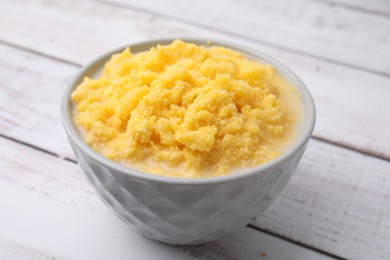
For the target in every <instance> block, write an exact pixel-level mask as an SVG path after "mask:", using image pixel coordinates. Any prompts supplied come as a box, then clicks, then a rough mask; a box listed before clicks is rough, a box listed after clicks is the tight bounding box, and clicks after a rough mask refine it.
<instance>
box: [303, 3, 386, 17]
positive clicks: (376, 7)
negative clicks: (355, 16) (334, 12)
mask: <svg viewBox="0 0 390 260" xmlns="http://www.w3.org/2000/svg"><path fill="white" fill-rule="evenodd" d="M311 1H318V2H321V3H324V4H327V5H333V6H335V7H338V8H346V9H349V10H353V11H356V12H362V13H366V14H371V15H376V16H377V15H379V16H383V17H385V18H390V1H388V0H370V1H366V0H311Z"/></svg>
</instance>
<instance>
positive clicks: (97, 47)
mask: <svg viewBox="0 0 390 260" xmlns="http://www.w3.org/2000/svg"><path fill="white" fill-rule="evenodd" d="M2 3H3V5H4V6H5V7H6V8H0V15H1V17H2V20H3V21H4V22H3V23H0V37H3V38H4V37H5V38H6V39H7V40H9V41H11V42H13V43H15V44H19V45H22V46H25V47H28V48H32V49H33V50H35V51H40V52H44V53H45V55H46V54H47V55H51V56H55V57H58V58H61V59H67V60H70V61H71V62H77V63H84V62H86V60H87V59H90V58H92V57H94V56H96V55H97V54H100V53H101V52H103V51H106V50H108V49H111V48H114V47H116V46H118V45H122V44H125V43H131V42H136V41H139V40H145V39H149V38H156V37H164V36H170V37H177V35H178V34H180V35H183V36H185V35H187V36H191V35H197V36H200V37H202V36H203V37H206V38H211V39H215V38H220V39H223V40H231V41H234V42H237V43H239V44H244V45H247V46H249V47H252V48H256V49H260V50H262V51H263V52H266V53H269V54H270V55H272V56H274V57H276V58H278V59H279V60H281V61H283V62H284V63H286V64H287V65H288V66H289V67H291V68H292V69H293V70H294V71H296V72H297V73H298V75H300V76H301V77H302V78H303V79H304V81H305V82H306V83H307V85H308V87H309V88H310V90H311V91H312V93H313V95H314V98H315V101H316V104H317V113H318V120H317V125H316V129H315V132H314V135H315V136H316V137H318V138H321V139H326V140H328V141H331V142H335V143H338V144H341V145H343V146H347V147H351V148H353V149H357V150H360V151H363V152H366V153H370V154H373V155H375V156H378V157H382V158H385V159H390V121H389V120H388V118H387V111H390V103H389V102H387V99H388V97H389V96H390V89H389V88H387V87H385V86H388V85H390V79H389V78H386V77H381V76H378V75H373V74H371V73H369V72H364V71H357V70H355V69H352V68H349V67H343V66H338V65H334V64H330V63H328V62H326V61H321V60H315V59H312V58H310V57H304V56H301V55H297V54H292V53H289V52H286V51H281V50H277V49H274V48H270V47H266V46H264V45H258V44H253V43H250V42H248V41H245V40H242V39H238V38H235V39H234V38H232V37H227V36H225V35H223V34H218V33H216V32H214V31H208V30H205V29H200V28H195V27H193V26H188V25H184V24H181V23H177V22H174V21H168V20H165V19H163V18H161V17H154V16H151V15H148V14H142V13H137V12H133V11H131V10H126V9H123V8H118V7H115V6H114V7H113V6H107V5H101V4H99V3H92V2H84V1H81V2H80V1H79V2H72V1H65V2H53V1H49V2H43V3H41V2H37V1H29V2H28V3H25V4H24V6H23V8H22V7H21V6H19V3H18V2H15V1H12V2H11V1H7V2H5V1H4V2H2ZM48 3H50V4H48ZM3 10H9V11H7V12H5V11H3ZM64 10H71V11H64ZM112 14H115V16H113V15H112ZM107 19H109V20H110V25H107ZM74 21H77V23H78V26H68V24H70V23H72V22H74ZM53 24H55V25H56V30H52V25H53ZM96 28H99V33H96ZM31 31H34V34H33V35H31ZM48 31H50V32H51V33H50V34H47V33H46V32H48ZM64 32H67V33H66V34H65V33H64ZM124 32H125V33H124ZM103 36H104V37H103ZM76 39H79V40H76ZM1 48H2V49H3V52H2V53H4V55H3V56H2V57H0V59H2V60H3V62H2V64H3V66H2V68H3V69H2V70H3V71H0V75H1V76H2V78H3V79H7V78H9V76H8V74H7V73H9V70H10V68H6V69H4V68H5V67H17V64H18V63H17V62H16V61H15V59H17V58H15V57H14V56H15V55H27V54H25V53H23V52H20V51H16V50H11V49H10V48H7V47H4V46H3V47H1ZM11 53H12V54H11ZM29 55H30V54H29ZM29 55H27V57H29V58H31V57H37V56H34V55H33V56H29ZM34 59H35V58H34ZM36 59H38V58H36ZM41 60H42V62H44V63H46V64H47V65H46V66H47V67H49V68H48V69H47V70H43V71H42V72H41V73H42V74H44V73H46V74H50V73H52V72H51V70H55V71H57V70H58V71H61V70H62V67H63V66H64V65H58V66H57V65H55V64H54V63H50V62H49V61H43V59H41ZM382 60H384V59H382ZM18 62H21V61H18ZM38 67H39V66H38ZM29 70H30V68H27V67H24V68H23V75H24V77H30V80H28V81H27V82H31V80H32V77H33V76H28V74H29ZM69 70H71V71H76V70H75V69H73V70H72V69H65V72H64V73H62V75H63V78H61V79H59V78H58V79H57V80H54V82H55V84H52V82H49V81H47V82H46V83H45V84H40V85H41V87H42V88H50V89H53V88H55V89H56V93H58V94H57V95H52V98H54V99H56V100H58V99H59V95H60V93H61V92H62V89H63V88H64V86H65V81H68V80H69V79H70V78H71V76H72V72H71V71H69ZM10 73H13V74H15V73H17V72H10ZM54 73H57V74H58V72H54ZM15 75H16V74H15ZM60 75H61V74H60ZM40 80H41V81H45V79H44V78H43V77H42V79H40ZM26 84H30V83H26V81H23V78H21V77H15V76H14V80H13V81H12V82H11V81H8V82H6V83H5V84H4V85H6V88H12V89H18V91H17V95H19V96H20V97H19V98H20V99H24V101H23V102H35V99H38V100H41V97H39V94H38V93H35V94H36V96H37V97H36V98H35V99H32V98H30V97H27V96H24V92H25V91H24V86H25V85H26ZM367 93H369V94H367ZM33 94H34V93H33ZM49 96H50V95H49ZM3 98H5V97H3ZM57 98H58V99H57ZM3 102H5V101H3ZM46 102H56V103H55V104H54V103H53V104H52V109H50V110H47V109H46V108H45V107H42V106H41V105H36V107H38V108H39V109H43V110H44V111H47V112H45V113H55V117H56V116H57V115H58V114H57V111H56V108H55V107H56V106H58V103H57V101H55V100H49V101H46ZM37 103H38V102H37ZM39 104H40V103H39ZM9 106H13V110H15V111H17V109H18V108H17V107H16V104H13V102H12V101H9V102H7V107H9ZM53 108H54V109H53ZM25 115H26V114H24V115H20V116H19V120H16V119H13V121H15V122H16V124H17V125H16V126H15V129H18V128H20V129H18V130H13V131H14V132H13V134H15V136H17V137H18V138H20V137H21V136H23V135H24V139H23V140H24V141H26V140H27V139H28V135H29V132H28V131H29V129H26V128H23V127H19V126H20V125H23V124H24V123H26V122H24V121H25V120H24V116H25ZM12 116H13V115H12ZM15 116H16V115H15ZM52 117H53V116H52ZM16 118H18V117H16ZM7 119H8V120H11V119H10V118H7ZM41 123H42V121H41ZM57 123H58V122H57ZM34 124H36V126H38V127H39V126H43V125H41V124H37V123H34ZM56 127H57V128H60V127H59V126H58V124H57V126H56ZM3 129H4V128H3ZM23 131H25V132H23ZM53 133H59V132H58V131H54V132H53ZM58 136H59V137H61V136H62V134H58ZM30 139H31V138H30ZM30 139H28V140H30ZM37 140H38V141H39V143H40V144H41V143H42V141H41V140H40V139H39V138H38V139H37ZM34 144H37V143H34ZM49 146H50V142H48V144H47V146H46V147H45V148H48V149H49ZM60 148H61V147H57V146H55V147H52V148H50V150H51V151H54V152H56V153H60V154H63V153H66V156H69V153H68V152H67V151H68V150H64V151H62V150H61V149H60Z"/></svg>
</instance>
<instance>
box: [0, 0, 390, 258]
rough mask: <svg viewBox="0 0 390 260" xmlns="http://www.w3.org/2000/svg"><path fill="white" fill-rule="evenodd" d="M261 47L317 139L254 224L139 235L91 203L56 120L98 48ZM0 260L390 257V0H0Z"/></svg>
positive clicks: (94, 198) (91, 195)
mask: <svg viewBox="0 0 390 260" xmlns="http://www.w3.org/2000/svg"><path fill="white" fill-rule="evenodd" d="M183 36H195V37H204V38H210V39H222V40H229V41H234V42H236V43H239V44H242V45H245V46H250V47H253V48H256V49H259V50H261V51H263V52H265V53H268V54H270V55H272V56H274V57H275V58H277V59H279V60H281V61H282V62H283V63H285V64H287V65H288V66H289V67H291V68H292V69H293V70H294V71H296V73H297V74H298V75H300V76H301V78H302V79H303V80H304V81H305V82H306V83H307V85H308V87H309V89H310V90H311V91H312V93H313V96H314V98H315V101H316V104H317V114H318V120H317V125H316V129H315V132H314V136H313V138H312V140H311V143H310V145H309V148H308V150H307V152H306V154H305V156H304V158H303V161H302V163H301V164H300V166H299V169H298V170H297V172H296V173H295V175H294V177H293V179H292V180H291V182H290V183H289V185H288V187H287V188H286V189H285V190H284V192H283V193H282V195H281V196H280V197H279V198H278V199H277V200H276V202H275V203H274V204H273V205H272V206H271V207H270V208H268V209H267V210H266V212H264V214H263V215H262V217H261V218H259V219H258V222H257V223H256V224H255V225H251V226H248V227H247V228H246V229H244V230H242V231H241V232H238V233H236V234H233V235H231V236H230V237H227V238H225V239H223V240H221V241H218V242H215V243H211V244H207V245H203V246H197V247H186V246H181V247H173V246H167V245H164V244H161V243H158V242H155V241H151V240H148V239H146V238H144V237H142V236H141V235H139V234H138V233H137V232H136V231H135V230H134V229H133V228H132V227H129V226H126V225H125V224H124V223H122V222H121V221H120V220H119V219H117V218H116V217H115V216H114V215H113V214H112V213H111V212H110V211H109V210H108V209H107V208H106V207H105V206H104V205H103V203H102V202H101V201H100V200H99V199H98V198H97V196H96V195H95V194H94V192H93V191H92V189H91V187H90V186H89V185H88V184H87V181H86V180H85V178H84V177H83V175H82V173H81V170H80V169H79V167H78V166H77V165H76V163H75V158H74V155H73V154H72V152H71V149H70V147H69V145H68V143H67V141H66V137H65V133H64V131H63V129H62V126H61V123H60V113H59V101H60V97H61V95H62V91H63V89H64V87H65V86H66V84H68V83H69V81H70V80H71V78H72V77H73V76H74V74H75V73H76V72H77V71H78V70H79V69H80V66H82V64H85V63H86V62H87V61H89V60H90V59H92V58H93V57H94V56H96V55H97V54H99V53H102V52H104V51H107V50H109V49H112V48H114V47H118V46H122V45H125V44H128V43H134V42H138V41H141V40H149V39H154V38H161V37H183ZM0 90H1V92H0V259H94V260H95V259H169V260H171V259H231V260H233V259H345V258H346V259H390V1H388V0H371V1H365V0H313V1H309V0H296V1H289V0H272V1H255V0H245V1H223V0H214V1H211V0H197V1H189V0H186V1H178V0H159V1H158V0H154V1H153V0H143V1H136V0H131V1H126V0H100V1H93V0H89V1H76V0H68V1H60V0H46V1H39V0H31V1H21V0H19V1H14V0H1V1H0Z"/></svg>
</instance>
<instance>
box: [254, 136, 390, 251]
mask: <svg viewBox="0 0 390 260" xmlns="http://www.w3.org/2000/svg"><path fill="white" fill-rule="evenodd" d="M389 191H390V163H389V162H385V161H383V160H379V159H376V158H373V157H370V156H366V155H362V154H359V153H356V152H351V151H349V150H346V149H341V148H337V147H334V146H331V145H328V144H325V143H321V142H318V141H312V142H311V143H310V145H309V147H308V150H307V151H306V153H305V155H304V157H303V162H302V163H301V164H300V166H299V168H298V170H297V172H296V173H295V175H294V176H293V178H292V180H291V182H290V183H289V185H288V186H287V187H286V189H285V190H284V191H283V193H282V195H281V197H279V198H278V200H276V201H275V203H274V204H272V205H271V206H270V207H269V208H268V209H267V210H266V211H265V213H264V214H263V215H262V217H260V218H258V219H257V222H256V225H257V226H259V227H260V228H262V229H265V230H271V231H272V232H274V233H277V234H280V235H282V236H284V237H290V238H292V239H296V240H298V241H301V242H303V243H305V244H308V245H312V246H314V247H317V248H321V249H323V250H325V251H328V252H332V253H333V254H336V255H340V256H342V257H345V258H347V259H388V257H389V255H390V247H389V245H390V208H389V203H390V192H389Z"/></svg>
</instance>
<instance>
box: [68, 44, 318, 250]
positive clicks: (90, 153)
mask: <svg viewBox="0 0 390 260" xmlns="http://www.w3.org/2000/svg"><path fill="white" fill-rule="evenodd" d="M173 40H174V39H164V40H155V41H147V42H142V43H137V44H131V45H130V47H131V50H132V52H133V53H137V52H141V51H146V50H149V49H150V48H151V47H154V46H156V45H157V44H161V45H165V44H170V43H171V42H172V41H173ZM183 40H184V41H186V42H191V43H195V44H197V45H206V46H207V45H210V42H209V41H207V40H200V39H183ZM211 45H217V46H225V47H228V48H231V49H234V50H237V51H239V52H241V53H243V54H244V55H245V56H246V57H248V58H251V59H254V60H258V61H260V62H262V63H266V64H270V65H271V66H273V67H274V68H275V69H276V70H277V71H278V72H279V73H280V74H281V75H282V76H283V77H285V78H286V79H287V80H288V81H289V82H290V83H291V84H293V85H294V86H295V87H296V88H297V89H298V91H299V92H300V95H301V102H302V107H303V113H302V114H303V116H302V117H303V119H302V123H301V126H300V131H299V135H298V138H297V140H296V141H295V142H294V143H293V144H292V145H291V146H290V148H288V149H287V151H285V152H284V153H283V154H282V155H281V156H280V157H278V158H276V159H274V160H273V161H271V162H269V163H267V164H264V165H261V166H258V167H254V168H250V169H248V170H245V171H243V172H240V173H237V174H231V175H227V176H221V177H214V178H200V179H188V178H174V177H166V176H159V175H153V174H148V173H143V172H140V171H138V170H135V169H131V168H129V167H127V166H125V165H121V164H119V163H115V162H113V161H111V160H109V159H107V158H105V157H103V156H102V155H100V154H98V153H97V152H95V151H94V150H93V149H92V148H90V147H89V146H88V145H87V144H86V143H85V142H84V140H83V138H82V137H81V136H80V134H79V133H78V130H77V126H76V125H75V122H74V120H73V118H74V107H73V106H74V105H73V103H72V101H71V98H70V96H71V93H72V92H73V90H74V89H75V88H76V87H77V86H78V85H79V84H80V83H81V81H82V80H83V78H84V77H85V76H89V77H96V75H98V74H99V73H100V72H101V70H102V68H103V65H104V64H105V63H106V62H107V61H108V60H109V58H110V57H111V55H112V54H114V53H118V52H121V51H123V50H124V49H125V47H123V48H118V49H115V50H112V51H110V52H108V53H106V54H104V55H102V56H100V57H98V58H96V59H95V60H93V61H92V62H90V63H89V64H88V65H86V66H85V67H83V68H82V69H81V71H80V72H79V73H78V74H77V76H76V77H75V79H74V80H73V81H72V82H71V84H70V85H69V86H68V87H67V88H66V89H65V92H64V95H63V98H62V104H61V114H62V121H63V125H64V128H65V130H66V133H67V135H68V139H69V142H70V145H71V147H72V149H73V151H74V153H75V155H76V157H77V161H78V163H79V165H80V167H81V168H82V169H83V171H84V173H85V175H86V177H87V179H88V180H89V181H90V183H91V184H92V186H93V187H94V189H95V190H96V192H97V194H98V195H99V196H100V198H101V199H102V200H103V201H104V202H105V203H106V204H107V205H108V207H109V208H111V209H112V210H113V211H114V212H115V213H116V214H117V215H118V216H119V217H120V218H121V219H123V220H124V221H125V222H126V223H129V224H131V225H133V226H134V227H135V228H136V229H137V230H139V231H140V232H141V233H143V234H144V235H145V236H147V237H149V238H152V239H156V240H159V241H162V242H165V243H168V244H192V245H195V244H202V243H206V242H210V241H213V240H217V239H219V238H221V237H223V236H226V235H228V234H230V233H232V232H235V231H237V230H239V229H241V228H243V227H245V226H246V225H248V224H249V223H251V221H253V220H254V219H255V218H256V217H258V216H259V214H261V213H262V212H263V211H264V210H265V209H266V208H267V207H268V206H269V205H270V204H271V203H272V202H273V201H274V199H275V198H276V197H277V196H278V194H279V193H280V192H281V191H282V189H283V188H284V187H285V186H286V184H287V183H288V181H289V180H290V178H291V175H292V173H293V172H294V170H295V169H296V167H297V165H298V163H299V161H300V159H301V157H302V155H303V153H304V151H305V149H306V146H307V144H308V141H309V139H310V136H311V134H312V131H313V128H314V124H315V107H314V103H313V99H312V97H311V95H310V93H309V91H308V89H307V88H306V86H305V84H304V83H303V82H302V81H301V80H300V79H299V78H298V77H297V76H296V75H295V74H294V73H293V72H292V71H291V70H290V69H288V68H287V67H286V66H284V65H282V64H281V63H280V62H278V61H276V60H274V59H273V58H271V57H269V56H267V55H265V54H262V53H261V52H258V51H256V50H251V49H248V48H243V47H239V46H238V45H236V44H233V43H226V42H221V41H212V42H211ZM126 47H128V46H126Z"/></svg>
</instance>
